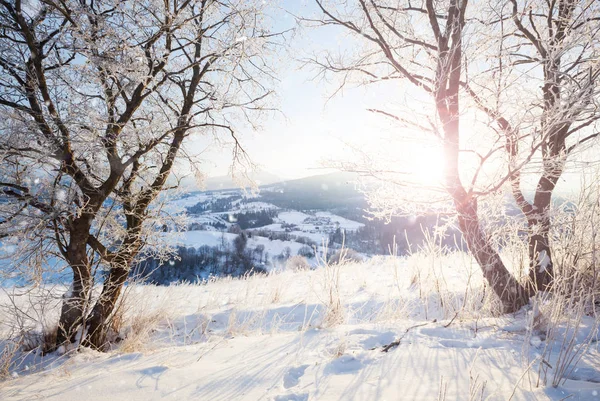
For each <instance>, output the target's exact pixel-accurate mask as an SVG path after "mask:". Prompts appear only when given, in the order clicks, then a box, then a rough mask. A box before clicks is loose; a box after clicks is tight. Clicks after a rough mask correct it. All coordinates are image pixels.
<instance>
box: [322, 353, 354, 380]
mask: <svg viewBox="0 0 600 401" xmlns="http://www.w3.org/2000/svg"><path fill="white" fill-rule="evenodd" d="M362 367H363V363H362V362H361V361H360V360H358V359H356V358H355V357H353V356H352V355H342V356H340V357H339V358H337V359H335V360H333V361H331V362H329V363H328V364H327V366H326V367H325V372H324V373H325V374H328V375H343V374H348V373H354V372H357V371H359V370H361V369H362Z"/></svg>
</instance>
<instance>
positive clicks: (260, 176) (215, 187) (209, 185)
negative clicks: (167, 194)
mask: <svg viewBox="0 0 600 401" xmlns="http://www.w3.org/2000/svg"><path fill="white" fill-rule="evenodd" d="M251 178H252V179H253V180H254V181H255V182H256V184H257V185H258V186H261V185H271V184H274V183H278V182H282V181H283V179H282V178H281V177H279V176H277V175H275V174H272V173H269V172H268V171H258V172H256V173H254V174H252V175H251ZM180 185H181V187H182V188H183V189H184V190H185V191H188V192H195V191H219V190H222V189H238V188H240V186H239V184H237V183H236V182H234V181H233V179H232V178H231V176H228V175H224V176H219V177H210V178H207V179H206V180H205V181H204V186H203V187H199V186H198V183H197V182H196V180H195V179H194V177H191V176H190V177H185V178H184V179H182V180H181V184H180Z"/></svg>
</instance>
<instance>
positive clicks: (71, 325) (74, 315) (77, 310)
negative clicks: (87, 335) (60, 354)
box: [55, 264, 92, 349]
mask: <svg viewBox="0 0 600 401" xmlns="http://www.w3.org/2000/svg"><path fill="white" fill-rule="evenodd" d="M91 286H92V280H91V276H90V272H89V269H88V268H87V265H81V264H80V265H76V266H74V267H73V283H72V285H71V288H70V291H69V293H67V294H65V295H64V296H63V298H64V299H63V305H62V309H61V313H60V319H59V323H58V328H57V334H56V343H55V349H56V348H58V347H59V346H61V345H63V344H68V343H73V342H74V341H75V337H76V334H77V330H78V329H79V327H80V325H81V324H82V323H83V319H84V315H85V312H86V307H87V302H88V300H89V296H90V289H91Z"/></svg>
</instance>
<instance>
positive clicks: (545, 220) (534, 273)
mask: <svg viewBox="0 0 600 401" xmlns="http://www.w3.org/2000/svg"><path fill="white" fill-rule="evenodd" d="M554 170H556V167H554ZM544 173H545V174H544V176H542V178H541V179H540V182H539V183H538V187H537V190H536V194H535V198H534V201H533V207H532V208H531V210H530V213H529V216H527V226H528V229H529V267H530V270H529V278H530V281H531V282H530V286H531V291H533V292H537V291H545V290H547V289H548V288H549V287H550V286H551V285H552V281H553V279H554V265H553V260H552V252H551V247H550V227H551V222H550V207H551V203H552V192H553V191H554V188H555V186H556V181H557V179H558V177H559V176H560V174H561V173H562V169H559V171H558V172H557V171H551V172H550V173H548V172H546V171H545V172H544ZM548 175H550V178H547V176H548Z"/></svg>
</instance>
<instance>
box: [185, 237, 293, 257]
mask: <svg viewBox="0 0 600 401" xmlns="http://www.w3.org/2000/svg"><path fill="white" fill-rule="evenodd" d="M235 237H237V234H231V233H223V232H219V231H185V232H183V233H181V237H180V239H179V242H178V244H179V245H181V246H186V247H194V248H199V247H201V246H203V245H208V246H220V245H221V244H222V243H223V239H225V241H226V243H227V245H228V246H229V245H230V244H231V243H233V240H235ZM258 245H263V246H264V247H265V249H264V251H265V252H268V253H269V254H270V255H271V256H276V255H279V254H280V253H282V252H283V251H284V250H285V248H286V247H289V248H290V249H291V255H296V254H297V253H298V250H299V249H300V248H301V247H303V246H304V244H301V243H299V242H294V241H281V240H269V239H268V238H265V237H259V236H256V235H253V236H252V237H251V238H248V243H247V245H246V246H247V247H248V248H250V249H254V248H256V247H257V246H258Z"/></svg>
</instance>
